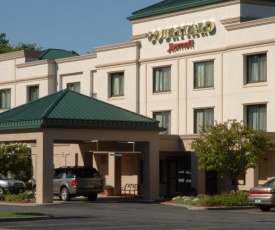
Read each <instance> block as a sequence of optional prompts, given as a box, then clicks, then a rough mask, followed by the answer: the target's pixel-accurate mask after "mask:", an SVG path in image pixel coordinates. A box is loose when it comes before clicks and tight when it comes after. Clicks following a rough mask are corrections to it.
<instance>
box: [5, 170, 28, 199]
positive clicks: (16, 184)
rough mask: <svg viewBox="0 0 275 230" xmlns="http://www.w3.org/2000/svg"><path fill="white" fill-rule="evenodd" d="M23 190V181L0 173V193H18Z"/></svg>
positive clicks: (24, 187) (24, 188)
mask: <svg viewBox="0 0 275 230" xmlns="http://www.w3.org/2000/svg"><path fill="white" fill-rule="evenodd" d="M25 190H26V185H25V183H24V182H23V181H21V180H14V179H9V178H7V177H5V176H4V175H3V174H1V173H0V194H6V193H19V192H24V191H25Z"/></svg>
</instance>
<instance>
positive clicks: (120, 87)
mask: <svg viewBox="0 0 275 230" xmlns="http://www.w3.org/2000/svg"><path fill="white" fill-rule="evenodd" d="M115 77H117V79H118V83H116V84H118V89H117V90H115V89H114V87H115V85H114V84H115V82H114V80H115V79H114V78H115ZM109 79H110V97H123V96H124V94H125V92H124V91H125V90H124V89H125V84H124V80H125V77H124V72H122V71H121V72H115V73H110V75H109ZM115 91H118V92H115Z"/></svg>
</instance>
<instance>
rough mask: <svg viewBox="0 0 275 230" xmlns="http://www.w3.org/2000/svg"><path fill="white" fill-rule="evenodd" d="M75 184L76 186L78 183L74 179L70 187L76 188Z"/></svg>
mask: <svg viewBox="0 0 275 230" xmlns="http://www.w3.org/2000/svg"><path fill="white" fill-rule="evenodd" d="M77 184H78V182H77V180H76V179H74V180H72V186H74V187H75V186H77Z"/></svg>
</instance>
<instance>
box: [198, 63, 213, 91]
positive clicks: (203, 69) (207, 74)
mask: <svg viewBox="0 0 275 230" xmlns="http://www.w3.org/2000/svg"><path fill="white" fill-rule="evenodd" d="M194 75H195V76H194V88H207V87H213V86H214V61H206V62H198V63H195V64H194Z"/></svg>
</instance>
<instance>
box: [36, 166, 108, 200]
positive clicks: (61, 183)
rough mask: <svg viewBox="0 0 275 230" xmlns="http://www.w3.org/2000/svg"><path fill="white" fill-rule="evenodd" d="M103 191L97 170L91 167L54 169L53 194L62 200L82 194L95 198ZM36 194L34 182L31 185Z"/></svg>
mask: <svg viewBox="0 0 275 230" xmlns="http://www.w3.org/2000/svg"><path fill="white" fill-rule="evenodd" d="M102 191H103V183H102V179H101V176H100V174H99V172H98V171H97V170H96V169H95V168H93V167H85V166H82V167H81V166H75V167H74V166H73V167H61V168H56V169H54V176H53V194H54V195H58V196H59V198H60V199H61V200H63V201H68V200H70V199H71V198H73V197H77V196H84V197H87V198H88V200H90V201H95V200H96V199H97V194H98V193H100V192H102ZM33 193H34V194H35V196H36V184H34V185H33Z"/></svg>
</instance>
